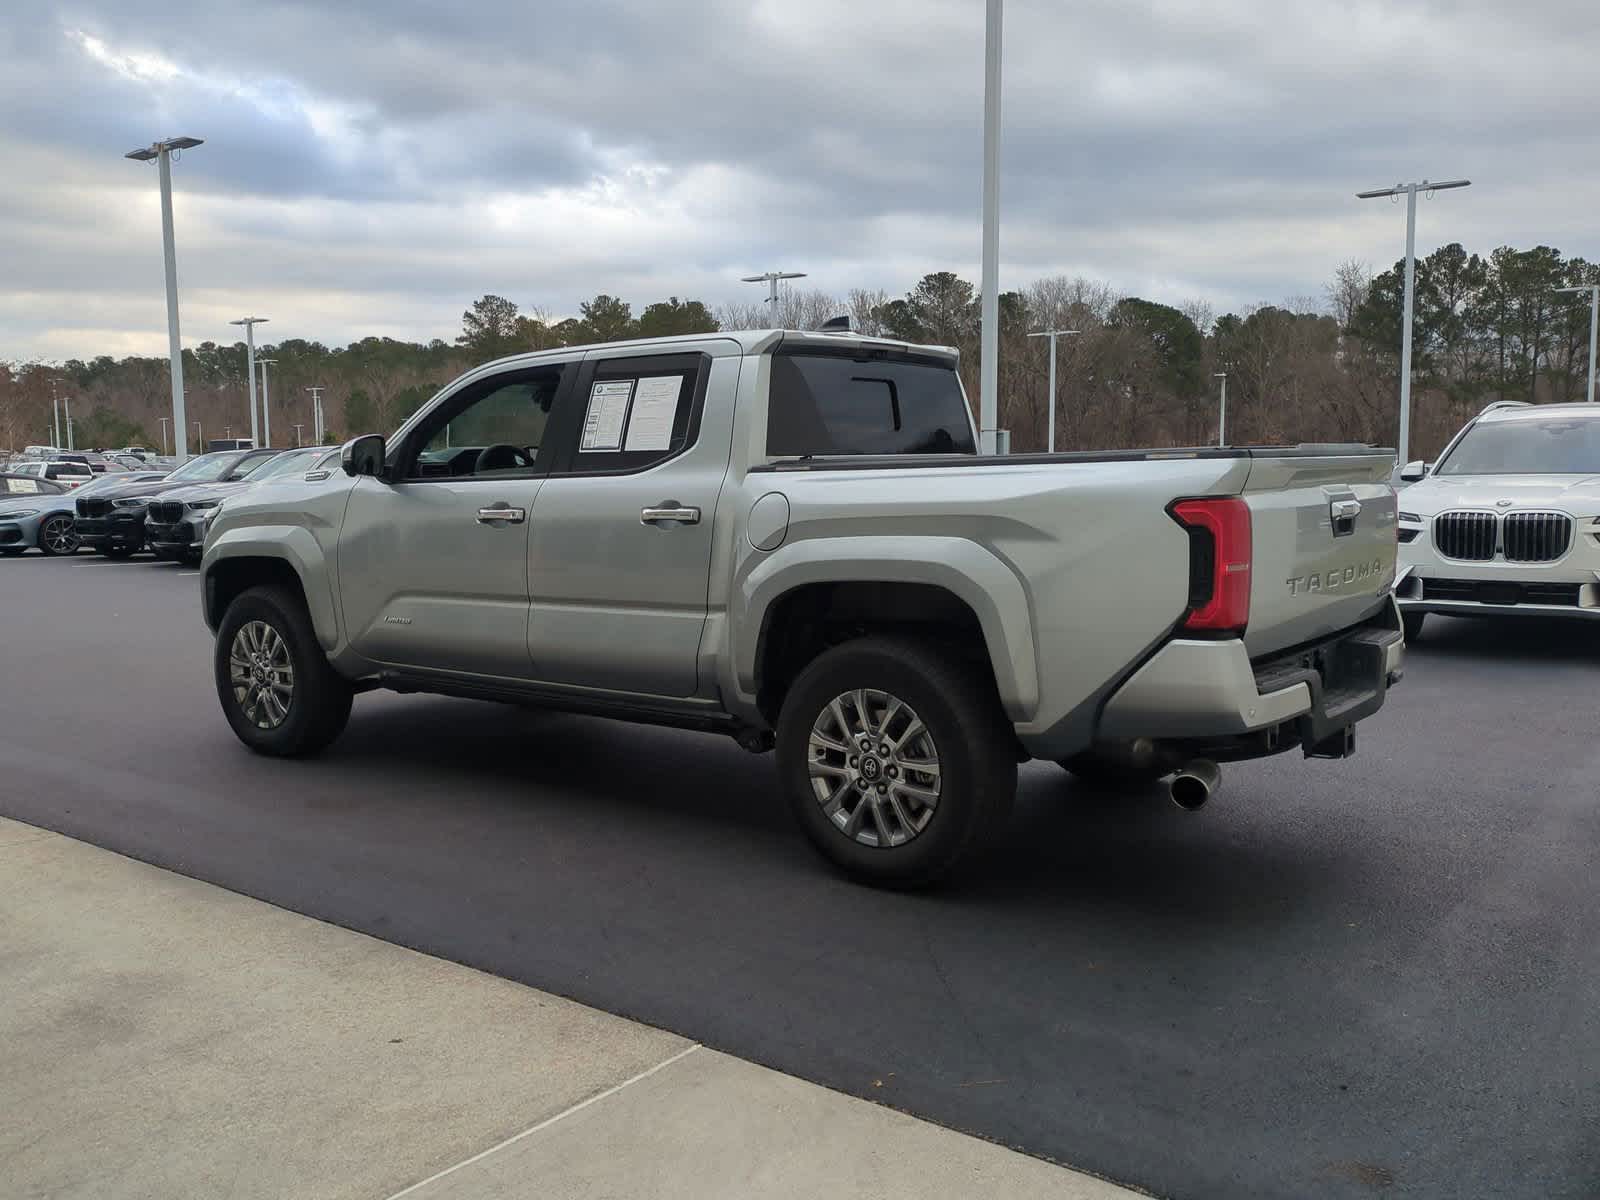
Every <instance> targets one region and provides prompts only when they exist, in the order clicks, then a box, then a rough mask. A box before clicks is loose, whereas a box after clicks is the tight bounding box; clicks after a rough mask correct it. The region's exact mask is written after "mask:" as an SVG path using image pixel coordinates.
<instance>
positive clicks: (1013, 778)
mask: <svg viewBox="0 0 1600 1200" xmlns="http://www.w3.org/2000/svg"><path fill="white" fill-rule="evenodd" d="M777 752H778V755H777V757H778V771H779V773H780V776H781V778H782V782H783V788H784V792H785V794H786V795H787V797H788V800H789V804H790V807H791V808H792V810H793V811H794V815H795V819H796V820H798V821H799V822H800V827H801V828H802V829H803V830H805V832H806V835H807V836H808V837H809V838H810V839H811V841H812V844H813V845H815V846H816V848H817V849H818V850H820V851H821V852H822V853H823V854H824V855H825V856H826V857H827V858H828V859H830V860H831V861H832V862H833V863H834V864H835V865H837V866H838V867H840V868H842V869H843V870H844V871H845V872H846V873H848V874H850V875H852V876H854V877H855V878H857V879H859V880H861V881H863V882H865V883H873V884H880V885H884V886H890V887H916V886H920V885H923V884H928V883H932V882H933V881H934V880H936V879H938V878H940V877H941V876H943V875H945V874H946V873H947V872H949V871H950V870H951V869H952V868H953V867H954V866H955V865H956V864H957V863H958V862H959V861H960V860H961V859H963V858H964V857H966V856H967V855H968V854H969V853H971V852H972V851H974V850H975V849H977V848H978V847H979V845H981V844H982V843H983V842H984V841H986V840H988V839H990V838H991V837H993V836H994V835H995V834H996V833H997V832H998V831H999V829H1000V828H1001V827H1002V826H1003V825H1004V823H1005V818H1006V815H1007V814H1008V813H1009V812H1010V809H1011V801H1012V797H1013V796H1014V795H1015V793H1016V789H1017V760H1016V749H1015V745H1014V738H1013V735H1012V731H1011V726H1010V724H1009V723H1008V722H1007V720H1006V718H1005V714H1004V713H1003V712H1002V711H1001V708H1000V700H999V697H998V696H997V695H996V694H995V689H994V682H993V680H992V679H991V678H989V676H988V673H987V672H986V671H981V670H979V669H977V668H975V667H972V666H968V665H967V664H965V663H962V662H960V661H958V660H954V659H952V658H951V657H950V656H949V655H948V653H945V652H941V651H939V650H938V649H936V648H934V647H932V646H930V645H928V644H926V643H923V642H918V641H914V640H911V639H906V638H895V637H868V638H861V639H859V640H856V641H851V642H846V643H845V644H844V645H841V646H835V647H834V648H833V649H831V650H829V651H827V652H826V653H824V654H823V655H821V656H820V657H819V658H818V659H817V660H816V661H815V662H813V663H812V664H811V665H810V666H809V667H807V668H806V669H805V670H804V671H802V672H801V674H800V677H799V678H798V679H796V680H795V682H794V684H793V686H792V687H791V688H790V689H789V693H788V695H787V696H786V697H785V699H784V704H783V712H782V713H781V715H780V716H779V719H778V737H777Z"/></svg>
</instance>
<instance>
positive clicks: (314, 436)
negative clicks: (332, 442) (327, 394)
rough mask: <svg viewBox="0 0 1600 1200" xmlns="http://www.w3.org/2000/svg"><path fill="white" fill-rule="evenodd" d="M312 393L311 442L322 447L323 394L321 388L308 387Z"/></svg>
mask: <svg viewBox="0 0 1600 1200" xmlns="http://www.w3.org/2000/svg"><path fill="white" fill-rule="evenodd" d="M306 391H308V392H310V393H311V440H312V441H313V442H315V443H316V444H317V445H319V446H320V445H322V392H323V389H322V388H320V387H308V388H307V389H306Z"/></svg>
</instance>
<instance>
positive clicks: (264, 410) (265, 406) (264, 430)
mask: <svg viewBox="0 0 1600 1200" xmlns="http://www.w3.org/2000/svg"><path fill="white" fill-rule="evenodd" d="M277 361H278V360H277V359H275V358H258V359H256V366H258V367H260V368H261V438H262V441H261V444H262V445H263V446H270V445H272V402H271V401H270V400H269V399H268V398H267V368H268V367H270V366H274V365H276V363H277Z"/></svg>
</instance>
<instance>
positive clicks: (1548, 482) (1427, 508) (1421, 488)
mask: <svg viewBox="0 0 1600 1200" xmlns="http://www.w3.org/2000/svg"><path fill="white" fill-rule="evenodd" d="M1501 500H1509V501H1511V503H1510V504H1508V505H1501V504H1499V503H1498V501H1501ZM1400 506H1401V507H1402V508H1404V509H1405V510H1406V511H1407V512H1414V513H1416V514H1417V515H1418V516H1432V515H1433V514H1435V513H1439V512H1443V511H1445V510H1446V509H1450V508H1490V509H1499V508H1504V509H1509V510H1515V509H1518V508H1537V507H1541V506H1543V507H1556V508H1559V509H1561V510H1563V511H1566V512H1572V513H1573V514H1574V515H1587V514H1591V513H1600V475H1452V476H1446V477H1444V478H1435V479H1424V480H1422V481H1421V482H1419V483H1415V484H1412V485H1411V486H1410V487H1408V488H1407V489H1406V490H1405V491H1403V492H1401V493H1400Z"/></svg>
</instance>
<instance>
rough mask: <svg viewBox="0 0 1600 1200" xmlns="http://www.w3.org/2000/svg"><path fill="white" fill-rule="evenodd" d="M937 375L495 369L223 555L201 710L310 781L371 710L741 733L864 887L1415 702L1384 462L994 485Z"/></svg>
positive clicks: (966, 412)
mask: <svg viewBox="0 0 1600 1200" xmlns="http://www.w3.org/2000/svg"><path fill="white" fill-rule="evenodd" d="M956 368H957V357H956V352H955V351H954V350H950V349H947V348H941V347H930V346H915V345H907V344H904V343H900V342H893V341H887V340H883V339H876V338H868V337H862V336H857V335H855V334H851V333H848V332H845V333H794V332H760V333H754V332H752V333H723V334H707V335H698V336H693V337H682V338H674V339H663V340H654V341H645V342H634V343H617V344H611V345H604V346H593V347H582V348H569V349H563V350H557V351H550V352H544V353H538V354H530V355H522V356H518V357H514V358H509V359H503V360H500V361H497V362H493V363H490V364H487V365H485V366H482V367H479V368H477V369H475V370H473V371H470V372H469V373H467V374H466V375H464V376H462V377H461V378H460V379H458V380H456V381H455V382H453V383H451V384H450V385H448V386H447V387H445V388H444V390H443V391H441V392H440V393H439V394H438V395H437V396H435V397H434V398H433V399H432V400H431V401H429V402H428V403H427V404H425V405H424V406H423V407H422V408H421V409H419V410H418V411H417V412H416V414H415V415H413V416H412V417H411V418H410V419H409V420H407V421H406V422H405V424H403V425H402V426H401V427H400V429H399V430H398V431H397V432H396V433H395V434H394V435H393V436H391V437H388V438H385V437H382V436H379V435H376V434H369V435H366V436H363V437H358V438H355V439H354V440H352V441H350V442H349V443H347V444H346V445H345V447H344V449H343V454H342V459H341V469H336V470H334V471H333V472H332V473H331V474H330V473H327V472H314V473H312V475H322V476H324V477H322V478H313V477H312V476H311V475H308V476H307V478H305V479H304V480H295V479H288V480H282V481H279V483H278V485H277V486H274V487H272V488H260V489H255V490H252V491H247V492H244V493H242V494H240V495H237V496H234V497H232V498H230V499H229V501H228V503H227V504H225V505H224V506H223V507H222V508H221V509H220V510H219V511H218V512H217V513H216V515H215V517H214V518H213V520H212V521H211V525H210V529H209V532H208V533H207V534H206V538H205V547H204V557H203V560H202V566H201V573H202V585H203V597H204V611H205V619H206V622H207V624H208V626H209V627H210V629H211V630H212V631H213V633H214V635H215V646H216V649H215V655H214V673H215V683H216V689H217V694H218V697H219V699H220V702H221V705H222V708H223V711H224V713H225V714H226V717H227V720H228V722H229V723H230V725H231V726H232V728H233V730H234V732H235V733H236V734H237V735H238V737H239V738H240V740H241V741H243V742H244V743H245V744H246V745H247V746H249V747H250V748H251V749H252V750H255V751H257V752H259V753H263V754H269V755H305V754H311V753H315V752H316V751H318V750H321V749H322V748H323V747H325V746H326V745H328V744H329V743H330V742H331V741H332V740H333V739H334V738H335V737H336V736H337V735H338V734H339V732H340V731H341V730H342V729H343V727H344V725H345V723H346V720H347V719H348V717H349V714H350V708H351V702H352V697H354V696H355V695H356V694H357V693H360V692H363V691H366V690H369V689H373V688H387V689H391V690H393V691H397V692H429V693H438V694H445V695H451V696H460V697H471V698H478V699H484V700H496V701H504V702H511V703H518V704H527V705H542V706H549V707H555V708H562V709H568V710H574V711H578V712H584V713H593V714H599V715H602V716H609V717H615V718H621V719H624V720H632V721H645V722H654V723H659V724H664V725H673V726H680V727H686V728H690V729H698V730H719V731H723V732H726V733H728V734H730V735H732V736H733V737H735V738H736V739H738V741H739V742H740V744H741V745H743V746H745V747H746V748H748V749H751V750H756V751H762V750H767V749H775V750H776V764H777V771H778V775H779V781H780V785H781V789H782V791H783V793H784V795H785V796H786V797H787V800H788V802H789V805H790V806H791V808H792V810H793V812H794V815H795V817H796V819H797V820H798V822H799V824H800V826H801V827H802V829H803V830H804V831H805V832H806V834H807V835H808V836H809V837H810V839H811V840H812V841H813V842H814V843H815V845H816V846H817V847H818V848H819V849H820V850H821V851H822V852H823V853H824V854H825V855H826V856H827V857H828V858H830V859H831V860H832V861H833V862H834V863H835V864H837V865H838V866H840V867H841V868H843V869H844V870H845V871H847V872H849V873H851V874H853V875H854V876H856V877H858V878H861V879H865V880H868V881H871V882H877V883H885V884H895V885H910V884H917V883H923V882H927V881H929V880H932V879H934V878H937V877H938V876H940V875H942V874H944V873H945V872H946V871H948V870H949V869H950V868H952V867H953V866H954V865H955V864H956V863H957V862H958V861H959V860H961V859H963V858H964V857H966V856H968V855H969V854H970V853H971V852H972V851H974V850H975V849H977V848H978V847H979V846H980V845H981V844H982V843H983V842H984V841H985V840H986V839H988V838H990V837H992V836H993V834H994V833H995V832H996V831H997V830H998V829H999V828H1000V826H1001V824H1002V822H1003V820H1004V818H1005V815H1006V813H1007V811H1008V809H1009V806H1010V804H1011V800H1012V795H1013V792H1014V791H1015V787H1016V777H1017V764H1018V763H1019V762H1021V761H1025V760H1027V759H1028V758H1030V757H1034V758H1044V759H1050V760H1053V761H1055V762H1058V763H1061V764H1062V765H1063V766H1065V767H1066V768H1067V769H1068V770H1069V771H1072V772H1074V773H1076V774H1078V775H1080V776H1085V777H1089V778H1092V779H1095V780H1097V781H1099V782H1101V783H1109V784H1112V785H1121V784H1126V783H1132V782H1136V781H1145V780H1152V779H1156V778H1160V777H1162V776H1164V775H1173V781H1172V783H1171V785H1170V787H1171V792H1172V795H1173V798H1174V799H1175V800H1177V801H1178V802H1179V803H1180V804H1181V805H1183V806H1185V807H1191V808H1192V807H1198V806H1199V805H1200V804H1201V803H1202V802H1204V800H1205V799H1206V797H1207V796H1208V795H1209V794H1210V792H1211V790H1212V789H1213V788H1214V787H1215V786H1216V782H1217V766H1216V764H1217V763H1218V762H1222V761H1229V760H1239V759H1249V758H1256V757H1261V756H1265V755H1270V754H1276V753H1279V752H1282V751H1288V750H1292V749H1299V750H1300V751H1302V752H1303V753H1304V755H1306V756H1307V757H1309V758H1338V757H1343V756H1344V755H1346V754H1349V753H1350V752H1351V750H1352V749H1353V746H1354V734H1353V728H1354V725H1355V723H1356V722H1357V721H1359V720H1361V719H1362V718H1365V717H1367V716H1369V715H1371V714H1372V713H1374V712H1375V711H1377V709H1378V708H1379V707H1380V706H1381V705H1382V704H1383V701H1384V698H1385V694H1386V691H1387V688H1388V687H1389V685H1390V684H1391V683H1393V682H1394V681H1395V680H1396V679H1398V678H1399V674H1400V667H1401V657H1402V653H1403V642H1402V635H1401V632H1400V617H1399V613H1398V611H1397V609H1396V607H1395V603H1394V600H1393V597H1392V589H1393V585H1394V571H1395V542H1396V524H1395V493H1394V491H1393V489H1392V488H1391V487H1390V486H1389V482H1388V480H1389V475H1390V472H1391V470H1392V467H1393V454H1392V452H1388V451H1382V450H1376V449H1371V448H1368V447H1363V446H1344V445H1341V446H1300V447H1294V448H1288V449H1258V448H1251V449H1236V448H1205V449H1187V450H1160V451H1121V452H1114V453H1067V454H1028V455H1017V456H1008V457H999V456H987V455H982V454H979V453H978V452H977V444H976V437H975V431H974V429H973V424H972V419H971V414H970V409H969V407H968V401H967V397H966V395H965V394H964V392H963V389H962V386H961V382H960V378H959V375H958V374H957V370H956Z"/></svg>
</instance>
